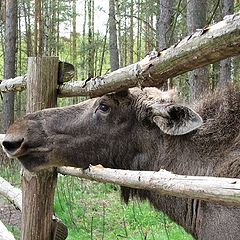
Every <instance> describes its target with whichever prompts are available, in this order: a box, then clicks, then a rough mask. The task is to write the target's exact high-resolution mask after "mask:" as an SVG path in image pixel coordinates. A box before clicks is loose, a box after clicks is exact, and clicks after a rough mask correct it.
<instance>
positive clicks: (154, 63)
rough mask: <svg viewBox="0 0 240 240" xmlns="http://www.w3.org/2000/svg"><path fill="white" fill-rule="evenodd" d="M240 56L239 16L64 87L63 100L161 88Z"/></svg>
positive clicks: (62, 86) (62, 89)
mask: <svg viewBox="0 0 240 240" xmlns="http://www.w3.org/2000/svg"><path fill="white" fill-rule="evenodd" d="M239 54H240V13H237V14H234V15H229V16H227V17H225V18H224V20H223V21H221V22H219V23H216V24H214V25H212V26H210V27H208V28H204V29H200V30H198V31H197V32H195V33H194V34H193V35H190V36H187V37H186V38H184V39H183V40H182V41H180V42H178V43H176V44H175V45H173V46H171V47H170V48H168V49H166V50H164V51H162V52H154V53H151V54H149V55H148V56H147V57H146V58H144V59H143V60H141V61H139V62H137V63H135V64H132V65H129V66H127V67H124V68H121V69H118V70H116V71H114V72H112V73H110V74H108V75H105V76H103V77H96V78H93V79H90V80H86V81H73V82H71V83H66V84H63V85H61V86H60V87H59V89H58V92H59V97H74V96H91V97H94V96H100V95H103V94H105V93H108V92H113V91H119V90H123V89H126V88H130V87H135V86H142V87H145V86H157V87H159V86H162V85H163V83H164V82H165V81H167V79H168V78H172V77H176V76H178V75H180V74H182V73H185V72H188V71H190V70H193V69H196V68H199V67H202V66H206V65H208V64H210V63H214V62H217V61H219V60H222V59H225V58H228V57H231V56H236V55H239ZM13 81H15V80H13ZM8 84H9V85H11V80H10V81H9V82H8V83H6V84H5V83H4V85H3V86H1V84H0V91H6V89H9V90H11V91H14V87H8ZM23 88H24V87H23ZM4 89H5V90H4Z"/></svg>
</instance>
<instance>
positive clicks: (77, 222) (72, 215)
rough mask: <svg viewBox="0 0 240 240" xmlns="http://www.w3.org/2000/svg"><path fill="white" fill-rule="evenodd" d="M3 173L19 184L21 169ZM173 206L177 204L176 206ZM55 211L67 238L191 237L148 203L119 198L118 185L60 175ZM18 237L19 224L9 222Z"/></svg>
mask: <svg viewBox="0 0 240 240" xmlns="http://www.w3.org/2000/svg"><path fill="white" fill-rule="evenodd" d="M0 176H2V177H5V178H6V179H7V180H8V181H10V182H11V183H15V185H19V184H20V178H19V169H18V168H16V166H15V167H14V168H3V167H0ZM173 207H174V206H173ZM55 213H56V215H57V216H58V217H59V218H60V219H61V220H62V221H63V222H64V223H65V224H66V225H67V227H68V230H69V236H68V238H67V239H68V240H78V239H81V240H118V239H119V240H120V239H127V240H191V239H192V237H191V236H190V235H188V234H186V233H185V231H184V230H183V229H182V228H181V227H179V226H177V225H176V224H174V223H173V222H171V221H170V220H169V219H168V218H167V217H166V216H165V215H164V214H162V213H160V212H157V211H155V210H154V209H153V208H152V207H151V206H150V205H149V204H148V203H147V202H144V203H140V202H137V201H130V203H129V204H128V205H126V204H124V203H122V202H121V201H120V196H119V187H118V186H114V185H111V184H102V183H96V182H91V181H86V180H82V179H78V178H74V177H70V176H59V178H58V186H57V189H56V194H55ZM8 228H9V230H10V231H12V230H14V233H15V234H16V236H17V238H16V239H19V236H20V233H19V229H17V228H16V226H11V225H8Z"/></svg>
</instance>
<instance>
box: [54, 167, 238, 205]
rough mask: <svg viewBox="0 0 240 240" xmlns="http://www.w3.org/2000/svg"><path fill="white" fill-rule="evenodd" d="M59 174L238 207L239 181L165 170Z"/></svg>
mask: <svg viewBox="0 0 240 240" xmlns="http://www.w3.org/2000/svg"><path fill="white" fill-rule="evenodd" d="M58 172H59V173H61V174H64V175H71V176H76V177H80V178H86V179H90V180H95V181H99V182H108V183H113V184H119V185H122V186H126V187H130V188H137V189H146V190H151V191H155V192H159V193H161V194H163V195H171V196H176V197H185V198H194V199H201V200H205V201H210V202H214V203H222V204H231V205H237V206H240V179H235V178H218V177H202V176H184V175H177V174H173V173H171V172H168V171H166V170H160V171H158V172H152V171H130V170H120V169H110V168H103V167H102V166H100V165H98V166H90V167H89V168H88V169H87V170H82V169H78V168H72V167H61V168H59V169H58Z"/></svg>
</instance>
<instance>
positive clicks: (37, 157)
mask: <svg viewBox="0 0 240 240" xmlns="http://www.w3.org/2000/svg"><path fill="white" fill-rule="evenodd" d="M45 159H46V158H45V157H43V156H42V154H39V153H38V154H37V153H35V154H26V155H23V156H20V157H18V160H19V161H20V162H21V164H22V165H23V167H24V168H26V169H27V170H28V171H30V172H37V171H39V170H42V169H46V168H47V161H46V160H45Z"/></svg>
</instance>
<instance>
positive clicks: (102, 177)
mask: <svg viewBox="0 0 240 240" xmlns="http://www.w3.org/2000/svg"><path fill="white" fill-rule="evenodd" d="M3 138H4V134H0V142H1V141H2V140H3ZM58 172H59V173H61V174H63V175H71V176H76V177H80V178H85V179H90V180H95V181H98V182H107V183H113V184H118V185H121V186H126V187H130V188H137V189H145V190H152V191H156V192H159V193H160V194H163V195H171V196H176V197H185V198H194V199H201V200H205V201H210V202H214V203H224V204H229V205H237V206H240V179H235V178H220V177H207V176H185V175H177V174H174V173H171V172H168V171H166V170H163V169H162V170H160V171H157V172H156V171H132V170H121V169H110V168H104V167H102V166H101V165H98V166H90V167H89V168H88V169H86V170H83V169H80V168H72V167H61V168H58ZM1 183H4V180H2V181H1V179H0V184H1ZM1 185H2V186H3V189H5V194H3V192H4V191H3V189H1V187H0V194H1V193H2V194H3V195H5V196H6V195H9V197H8V198H9V199H10V200H11V201H12V202H14V203H15V205H16V206H18V208H20V209H21V204H20V203H19V202H20V199H16V200H14V197H13V196H15V195H16V196H17V197H21V194H19V192H18V191H16V189H15V188H14V189H13V190H14V191H13V190H12V188H11V187H9V185H10V184H8V185H7V184H6V183H5V184H1ZM4 186H6V187H4ZM10 186H11V185H10ZM7 188H9V189H10V190H9V191H6V189H7ZM12 192H13V193H14V194H15V195H14V194H11V193H12ZM16 193H17V194H16Z"/></svg>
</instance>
